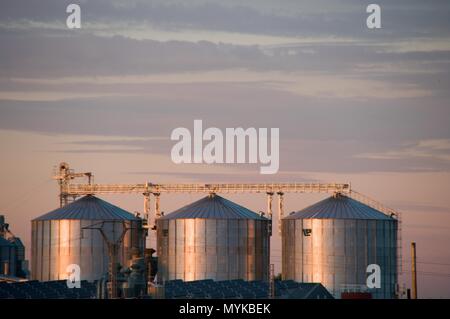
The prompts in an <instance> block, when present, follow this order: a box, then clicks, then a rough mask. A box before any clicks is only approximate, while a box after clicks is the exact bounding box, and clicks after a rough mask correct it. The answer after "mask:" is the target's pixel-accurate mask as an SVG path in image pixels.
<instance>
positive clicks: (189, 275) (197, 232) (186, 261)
mask: <svg viewBox="0 0 450 319" xmlns="http://www.w3.org/2000/svg"><path fill="white" fill-rule="evenodd" d="M268 230H269V220H268V219H267V218H264V217H262V216H260V215H259V214H256V213H254V212H252V211H250V210H248V209H247V208H245V207H242V206H240V205H238V204H235V203H233V202H231V201H229V200H227V199H225V198H223V197H220V196H218V195H214V194H211V195H209V196H207V197H204V198H202V199H200V200H199V201H196V202H194V203H192V204H190V205H187V206H185V207H183V208H180V209H179V210H177V211H175V212H173V213H171V214H169V215H166V216H164V217H162V218H160V219H159V220H158V221H157V240H158V251H157V252H158V280H159V281H160V282H162V281H166V280H172V279H182V280H185V281H191V280H200V279H214V280H230V279H244V280H267V279H268V269H269V232H268Z"/></svg>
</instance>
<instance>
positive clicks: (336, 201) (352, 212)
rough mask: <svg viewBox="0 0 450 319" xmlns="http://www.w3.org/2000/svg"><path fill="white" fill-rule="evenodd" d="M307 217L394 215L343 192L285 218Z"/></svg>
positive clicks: (369, 217) (330, 217) (360, 217)
mask: <svg viewBox="0 0 450 319" xmlns="http://www.w3.org/2000/svg"><path fill="white" fill-rule="evenodd" d="M305 218H317V219H377V220H393V218H392V217H390V216H388V215H386V214H384V213H382V212H380V211H378V210H376V209H374V208H372V207H370V206H367V205H366V204H363V203H361V202H359V201H357V200H354V199H352V198H350V197H347V196H345V195H342V194H339V195H337V196H333V197H329V198H326V199H324V200H322V201H320V202H318V203H315V204H313V205H311V206H308V207H306V208H304V209H302V210H300V211H298V212H293V213H291V214H290V215H289V216H287V217H285V218H284V219H305Z"/></svg>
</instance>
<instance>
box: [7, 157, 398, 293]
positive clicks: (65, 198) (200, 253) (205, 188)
mask: <svg viewBox="0 0 450 319" xmlns="http://www.w3.org/2000/svg"><path fill="white" fill-rule="evenodd" d="M76 177H87V178H88V180H89V183H88V184H85V185H83V184H71V180H72V179H74V178H76ZM55 179H56V180H58V181H59V185H60V206H61V207H60V208H58V209H55V210H53V211H51V212H49V213H47V214H45V215H42V216H40V217H38V218H35V219H34V220H32V238H31V239H32V249H31V256H32V273H31V278H32V281H30V282H29V284H28V285H26V284H20V285H19V283H17V284H8V285H5V284H3V285H2V286H1V287H0V288H1V289H0V290H1V291H0V297H2V296H3V297H4V298H15V297H18V296H19V297H20V296H25V298H39V297H42V298H53V297H54V298H66V297H67V298H93V297H96V298H134V297H146V296H149V295H151V296H153V297H157V298H160V297H163V298H267V297H271V298H301V299H305V298H321V299H322V298H326V299H329V298H356V297H358V298H362V297H364V298H366V297H370V298H397V297H398V291H397V287H398V285H397V280H398V278H397V277H398V266H399V263H398V259H399V258H401V256H399V254H398V250H399V248H400V247H401V243H400V242H399V215H398V213H397V212H395V211H393V210H391V209H388V208H386V207H384V206H383V205H381V204H379V203H377V202H375V201H373V200H370V199H369V198H367V197H365V196H363V195H362V194H359V193H357V192H355V191H353V190H351V189H350V186H349V184H296V183H287V184H151V183H145V184H130V185H120V184H113V185H101V184H92V180H93V175H92V173H75V172H74V171H73V170H71V169H69V166H68V164H67V163H61V164H60V166H59V174H58V175H56V176H55ZM183 192H184V193H186V192H188V193H207V194H208V195H207V196H205V197H203V198H201V199H200V200H198V201H195V202H193V203H190V204H188V205H186V206H184V207H182V208H180V209H178V210H175V211H174V212H172V213H170V214H166V215H164V214H163V213H162V212H161V211H160V195H161V194H162V193H166V194H167V193H183ZM285 192H290V193H306V192H315V193H331V194H333V196H332V197H329V198H327V199H325V200H322V201H320V202H318V203H316V204H314V205H311V206H309V207H307V208H305V209H303V210H300V211H298V212H293V213H291V214H290V215H288V216H286V217H285V216H284V212H283V195H284V193H285ZM98 193H108V194H113V193H139V194H141V195H144V211H143V214H142V218H141V217H140V216H141V215H139V214H136V215H135V214H132V213H130V212H127V211H125V210H123V209H121V208H119V207H117V206H115V205H112V204H110V203H108V202H106V201H104V200H102V199H100V198H97V197H95V196H94V195H92V194H98ZM218 193H263V194H265V195H266V196H267V211H266V212H260V213H255V212H253V211H251V210H249V209H247V208H245V207H243V206H240V205H238V204H236V203H234V202H232V201H230V200H228V199H225V198H223V197H221V196H219V195H218ZM275 194H276V196H277V198H278V205H277V207H278V214H277V218H278V220H279V228H278V231H279V234H280V235H281V238H282V265H281V266H282V274H281V275H282V277H281V278H282V280H275V274H274V269H273V264H271V262H270V237H271V235H272V217H273V212H272V199H273V196H274V195H275ZM151 195H152V196H153V197H154V199H155V201H154V211H153V212H151V208H150V207H151V205H150V197H151ZM76 197H80V198H79V199H77V200H76ZM71 200H73V201H72V202H71ZM151 215H152V216H153V217H151ZM0 226H1V227H0V231H1V232H0V234H1V236H0V254H1V255H0V261H1V264H0V270H1V271H2V274H6V273H8V274H9V275H13V276H19V275H23V274H24V273H23V272H22V273H21V272H20V271H21V269H22V268H20V267H19V266H18V265H19V264H21V263H22V262H23V260H24V247H23V245H22V244H21V241H20V239H18V238H17V237H15V236H13V235H12V233H11V232H10V231H9V230H8V225H7V224H6V223H5V222H4V218H3V217H1V218H0ZM149 231H156V247H146V238H147V236H148V232H149ZM153 248H156V250H154V249H153ZM155 252H156V254H157V257H153V256H152V254H153V253H155ZM5 256H6V257H5ZM74 264H75V265H78V266H79V267H80V271H81V272H80V274H79V275H80V277H79V279H80V280H82V281H83V283H87V282H88V283H87V284H85V288H86V289H82V290H80V291H78V292H77V293H75V292H73V293H72V292H70V291H67V290H66V288H64V287H62V285H63V283H65V282H66V281H65V279H67V278H70V271H71V269H70V268H68V266H69V265H74ZM370 264H376V265H378V266H380V270H381V277H380V279H381V281H380V282H381V287H380V288H376V289H373V288H368V287H367V285H366V281H367V276H368V273H367V266H368V265H370ZM27 287H28V289H29V291H28V292H27V291H25V290H26V289H25V288H27ZM94 288H95V293H94ZM94 295H95V296H94Z"/></svg>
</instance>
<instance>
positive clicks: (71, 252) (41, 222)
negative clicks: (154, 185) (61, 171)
mask: <svg viewBox="0 0 450 319" xmlns="http://www.w3.org/2000/svg"><path fill="white" fill-rule="evenodd" d="M103 222H104V223H103ZM31 223H32V225H31V228H32V234H31V236H32V237H31V238H32V278H33V279H35V280H40V281H48V280H59V279H66V278H67V276H68V274H67V266H68V265H70V264H77V265H79V266H80V268H81V279H82V280H96V279H100V278H102V277H103V276H105V274H107V272H108V261H109V255H108V250H107V244H106V243H105V241H104V239H103V237H102V235H101V233H100V231H99V230H98V229H83V228H86V227H94V228H96V227H102V228H103V231H104V233H105V235H106V236H107V237H108V238H109V239H111V240H115V239H118V238H119V237H120V236H121V234H122V230H123V228H124V227H125V228H128V230H127V232H126V233H125V236H124V238H123V243H122V246H121V249H120V251H119V256H118V262H119V263H120V264H121V265H123V266H125V265H127V261H128V260H129V259H130V254H131V249H132V248H134V247H136V248H138V249H140V250H141V251H143V248H144V236H143V232H142V224H141V223H142V222H141V219H139V218H137V217H135V216H134V215H133V214H131V213H129V212H127V211H125V210H123V209H121V208H119V207H117V206H114V205H112V204H110V203H108V202H106V201H104V200H101V199H99V198H97V197H95V196H91V195H88V196H85V197H82V198H80V199H78V200H76V201H74V202H72V203H70V204H68V205H66V206H64V207H61V208H58V209H56V210H54V211H51V212H49V213H47V214H45V215H42V216H40V217H38V218H36V219H34V220H32V222H31Z"/></svg>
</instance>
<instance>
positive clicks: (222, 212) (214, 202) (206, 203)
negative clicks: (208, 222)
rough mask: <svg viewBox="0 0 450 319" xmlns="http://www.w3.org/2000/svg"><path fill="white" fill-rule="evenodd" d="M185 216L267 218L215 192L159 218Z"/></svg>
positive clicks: (179, 217)
mask: <svg viewBox="0 0 450 319" xmlns="http://www.w3.org/2000/svg"><path fill="white" fill-rule="evenodd" d="M187 218H211V219H256V220H267V218H265V217H262V216H260V215H259V214H257V213H255V212H252V211H251V210H249V209H247V208H245V207H243V206H241V205H238V204H236V203H233V202H232V201H230V200H228V199H225V198H223V197H221V196H218V195H215V194H211V195H208V196H206V197H203V198H202V199H200V200H198V201H196V202H193V203H191V204H189V205H186V206H184V207H182V208H180V209H178V210H176V211H174V212H172V213H170V214H168V215H166V216H163V217H161V218H160V219H164V220H168V219H187Z"/></svg>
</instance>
